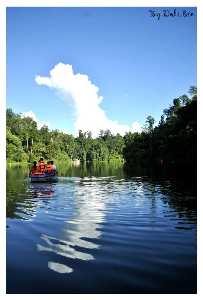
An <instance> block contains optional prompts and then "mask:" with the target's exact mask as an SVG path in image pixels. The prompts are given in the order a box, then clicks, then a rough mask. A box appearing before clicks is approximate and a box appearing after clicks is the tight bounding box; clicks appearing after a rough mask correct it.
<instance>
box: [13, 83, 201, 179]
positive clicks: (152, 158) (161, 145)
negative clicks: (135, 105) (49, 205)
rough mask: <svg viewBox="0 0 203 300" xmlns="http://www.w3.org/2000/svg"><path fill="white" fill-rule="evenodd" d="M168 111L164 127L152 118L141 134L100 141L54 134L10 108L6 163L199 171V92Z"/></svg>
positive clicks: (182, 98) (82, 135) (194, 91)
mask: <svg viewBox="0 0 203 300" xmlns="http://www.w3.org/2000/svg"><path fill="white" fill-rule="evenodd" d="M189 93H190V95H191V97H190V98H189V97H188V96H187V95H182V96H180V97H179V98H175V99H174V100H173V101H172V103H173V104H172V105H170V107H169V108H167V109H165V110H164V111H163V115H162V116H161V119H160V121H159V124H158V125H157V126H156V127H154V125H155V120H154V118H153V117H152V116H148V117H147V119H146V123H145V126H144V128H143V131H142V132H141V133H131V132H129V133H127V134H126V135H125V136H124V137H122V136H121V135H119V134H117V135H113V134H112V133H111V132H110V130H106V131H104V130H101V132H100V134H99V136H98V137H97V138H92V134H91V132H82V131H81V130H80V131H79V134H78V137H76V138H75V137H74V136H73V135H71V134H65V133H63V132H59V131H58V130H53V131H50V130H49V129H48V127H46V126H43V127H42V128H41V129H37V124H36V122H35V121H33V120H32V119H31V118H28V117H27V118H21V116H20V115H18V114H15V113H14V112H13V111H12V110H11V109H7V159H8V161H15V162H23V161H33V160H38V159H39V158H40V157H44V158H45V159H56V160H57V161H58V162H60V161H66V162H70V161H71V160H78V159H79V160H80V161H81V162H91V163H92V162H94V161H114V160H115V161H118V160H119V161H120V162H122V161H124V160H125V162H126V166H127V167H128V168H131V169H139V168H140V167H141V168H156V169H157V170H158V169H161V170H163V169H165V170H166V169H167V170H172V171H173V172H179V171H183V172H186V171H187V173H188V172H191V174H194V172H196V158H197V153H196V152H197V88H196V87H194V86H193V87H191V88H190V90H189Z"/></svg>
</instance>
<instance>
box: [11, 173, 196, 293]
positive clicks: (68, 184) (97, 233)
mask: <svg viewBox="0 0 203 300" xmlns="http://www.w3.org/2000/svg"><path fill="white" fill-rule="evenodd" d="M7 172H8V173H7V293H195V292H196V196H195V195H194V191H192V190H191V189H190V188H189V186H188V184H185V183H184V182H177V181H174V180H173V181H172V180H166V179H159V180H155V179H151V178H149V177H131V178H128V177H126V176H124V174H123V171H122V168H108V167H105V168H104V167H100V168H90V169H87V168H85V169H84V168H77V169H76V168H75V169H74V168H72V169H67V170H66V171H63V172H61V173H60V175H61V177H60V178H59V182H58V183H56V184H45V183H42V184H39V183H35V184H34V183H33V184H32V183H30V182H29V180H28V179H27V170H26V169H22V168H9V169H8V171H7Z"/></svg>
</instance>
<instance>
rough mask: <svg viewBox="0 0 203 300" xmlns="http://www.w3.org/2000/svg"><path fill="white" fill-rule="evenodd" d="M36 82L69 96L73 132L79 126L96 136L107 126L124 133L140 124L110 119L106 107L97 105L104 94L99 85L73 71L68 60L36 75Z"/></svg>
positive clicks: (137, 127) (113, 131)
mask: <svg viewBox="0 0 203 300" xmlns="http://www.w3.org/2000/svg"><path fill="white" fill-rule="evenodd" d="M35 81H36V83H37V84H38V85H45V86H48V87H49V88H54V89H56V90H57V91H59V92H60V93H62V94H63V96H65V99H66V100H67V101H69V99H70V96H71V98H72V99H73V102H74V106H75V111H76V114H75V122H74V127H75V131H76V132H75V133H76V134H77V133H78V130H80V129H81V130H82V131H91V132H92V135H93V137H96V136H97V135H98V134H99V132H100V130H107V129H109V130H110V131H111V132H112V133H113V134H116V133H120V134H121V135H124V134H125V133H126V132H128V131H132V130H133V131H137V130H138V131H139V132H140V128H141V125H140V124H139V123H138V122H134V123H133V124H132V126H129V125H125V124H120V123H119V122H118V121H113V120H110V119H109V118H108V117H107V115H106V113H105V111H104V110H103V109H102V108H101V107H100V104H101V102H102V100H103V97H102V96H100V95H99V88H98V87H97V86H95V85H94V84H93V83H92V82H91V81H90V80H89V78H88V76H87V75H85V74H80V73H78V74H74V72H73V68H72V66H71V65H69V64H63V63H58V64H57V65H56V66H54V68H53V69H52V70H51V71H50V76H49V77H43V76H39V75H38V76H36V77H35Z"/></svg>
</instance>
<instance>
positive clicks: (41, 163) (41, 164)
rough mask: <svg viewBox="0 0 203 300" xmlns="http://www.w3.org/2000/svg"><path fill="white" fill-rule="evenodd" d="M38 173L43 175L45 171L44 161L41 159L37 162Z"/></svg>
mask: <svg viewBox="0 0 203 300" xmlns="http://www.w3.org/2000/svg"><path fill="white" fill-rule="evenodd" d="M37 167H38V172H39V173H42V174H44V173H45V169H46V164H45V162H44V159H43V158H42V157H41V158H40V160H39V162H38V166H37Z"/></svg>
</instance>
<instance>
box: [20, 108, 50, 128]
mask: <svg viewBox="0 0 203 300" xmlns="http://www.w3.org/2000/svg"><path fill="white" fill-rule="evenodd" d="M20 116H21V118H27V117H29V118H31V119H33V121H35V122H36V123H37V128H38V129H40V128H42V127H43V126H44V125H45V126H48V127H49V126H50V122H48V121H40V120H39V119H38V118H37V117H36V115H35V113H34V112H33V111H31V110H30V111H27V112H24V113H21V114H20Z"/></svg>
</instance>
